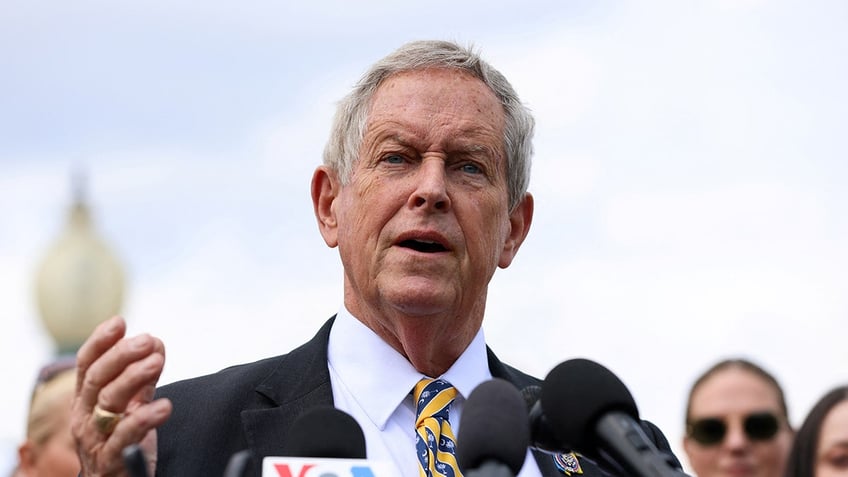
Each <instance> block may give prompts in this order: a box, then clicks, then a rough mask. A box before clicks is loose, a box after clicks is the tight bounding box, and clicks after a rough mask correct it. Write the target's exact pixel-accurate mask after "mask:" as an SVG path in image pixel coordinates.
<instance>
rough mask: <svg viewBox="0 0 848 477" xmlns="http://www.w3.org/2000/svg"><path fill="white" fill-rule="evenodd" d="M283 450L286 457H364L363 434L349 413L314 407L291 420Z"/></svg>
mask: <svg viewBox="0 0 848 477" xmlns="http://www.w3.org/2000/svg"><path fill="white" fill-rule="evenodd" d="M283 449H284V454H283V455H285V456H288V457H317V458H322V457H324V458H337V459H364V458H365V435H364V434H363V433H362V428H361V427H359V423H357V422H356V420H355V419H354V418H353V416H351V415H350V414H348V413H346V412H344V411H342V410H340V409H336V408H334V407H332V406H317V407H313V408H310V409H308V410H307V411H305V412H304V413H303V414H301V415H300V416H299V417H298V418H297V419H296V420H295V421H294V423H292V425H291V428H290V429H289V433H288V436H287V437H286V442H285V445H284V446H283Z"/></svg>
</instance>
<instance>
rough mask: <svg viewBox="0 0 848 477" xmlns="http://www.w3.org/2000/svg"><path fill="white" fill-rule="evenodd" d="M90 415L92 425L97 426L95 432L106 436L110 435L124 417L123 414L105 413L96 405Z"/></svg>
mask: <svg viewBox="0 0 848 477" xmlns="http://www.w3.org/2000/svg"><path fill="white" fill-rule="evenodd" d="M92 415H93V416H94V425H95V426H97V430H98V431H100V432H102V433H103V434H106V435H109V434H111V433H112V431H114V430H115V426H117V425H118V422H120V420H121V418H122V417H124V415H123V414H118V413H116V412H112V411H107V410H105V409H103V408H102V407H100V405H97V404H95V406H94V410H93V414H92Z"/></svg>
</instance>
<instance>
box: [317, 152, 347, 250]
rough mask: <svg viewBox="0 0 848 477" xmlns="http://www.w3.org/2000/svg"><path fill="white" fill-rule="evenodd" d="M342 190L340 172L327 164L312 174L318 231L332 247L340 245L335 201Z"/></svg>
mask: <svg viewBox="0 0 848 477" xmlns="http://www.w3.org/2000/svg"><path fill="white" fill-rule="evenodd" d="M340 190H341V183H340V182H339V180H338V174H336V173H335V171H333V170H331V169H329V168H328V167H327V166H318V167H317V168H316V169H315V173H314V174H312V208H313V209H314V211H315V218H316V219H318V231H319V232H321V236H322V237H324V242H325V243H326V244H327V245H328V246H330V247H336V246H338V245H339V240H338V237H339V235H338V227H339V223H338V220H336V213H335V207H334V203H335V201H336V198H337V197H338V195H339V192H340Z"/></svg>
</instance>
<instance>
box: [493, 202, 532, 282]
mask: <svg viewBox="0 0 848 477" xmlns="http://www.w3.org/2000/svg"><path fill="white" fill-rule="evenodd" d="M531 222H533V196H532V195H531V194H530V193H529V192H528V193H526V194H524V198H523V199H521V202H520V203H519V204H518V205H517V206H516V207H515V209H514V210H513V211H512V212H511V213H510V214H509V226H510V230H509V236H507V238H506V242H505V243H504V248H503V250H502V251H501V257H500V260H499V261H498V266H499V267H501V268H506V267H508V266H509V265H510V264H511V263H512V259H514V258H515V254H517V253H518V248H519V247H521V244H522V243H524V239H525V238H527V233H528V232H530V223H531Z"/></svg>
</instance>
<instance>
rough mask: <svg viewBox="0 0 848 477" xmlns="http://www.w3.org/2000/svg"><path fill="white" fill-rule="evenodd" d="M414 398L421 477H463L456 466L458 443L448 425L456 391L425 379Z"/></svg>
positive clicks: (439, 381)
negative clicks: (442, 476)
mask: <svg viewBox="0 0 848 477" xmlns="http://www.w3.org/2000/svg"><path fill="white" fill-rule="evenodd" d="M413 396H414V397H415V406H416V407H415V415H416V417H415V433H416V437H415V449H416V451H417V452H418V463H419V466H418V475H420V476H421V477H438V476H441V475H444V476H447V477H462V472H460V471H459V465H457V463H456V455H455V447H456V439H455V438H454V435H453V431H452V430H451V427H450V422H449V421H448V414H449V412H450V405H451V403H452V402H453V399H454V398H455V397H456V388H454V387H453V386H452V385H451V384H450V383H449V382H447V381H445V380H443V379H428V378H424V379H422V380H421V381H418V384H416V385H415V389H414V391H413Z"/></svg>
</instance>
